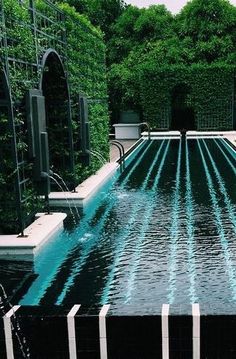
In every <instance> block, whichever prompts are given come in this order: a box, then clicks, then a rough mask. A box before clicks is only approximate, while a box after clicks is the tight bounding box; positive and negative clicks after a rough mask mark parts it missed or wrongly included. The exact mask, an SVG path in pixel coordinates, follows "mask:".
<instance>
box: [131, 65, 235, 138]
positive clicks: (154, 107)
mask: <svg viewBox="0 0 236 359" xmlns="http://www.w3.org/2000/svg"><path fill="white" fill-rule="evenodd" d="M234 71H235V68H234V67H233V66H228V65H192V66H166V67H158V66H150V65H148V66H145V65H144V66H143V68H142V71H141V72H140V77H139V79H138V81H139V84H140V103H141V107H142V110H143V115H144V118H145V120H146V121H148V122H150V124H151V126H152V127H153V128H156V129H160V130H169V129H170V128H171V116H172V94H173V89H174V88H175V87H176V86H178V85H186V86H187V87H188V88H189V89H190V91H189V98H188V101H189V106H190V107H192V108H193V111H194V116H195V123H196V129H197V130H203V131H204V130H232V129H233V117H234Z"/></svg>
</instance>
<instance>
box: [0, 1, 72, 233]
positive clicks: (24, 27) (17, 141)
mask: <svg viewBox="0 0 236 359" xmlns="http://www.w3.org/2000/svg"><path fill="white" fill-rule="evenodd" d="M4 1H5V3H4ZM11 2H12V4H13V5H12V6H16V11H15V9H9V1H8V4H6V3H7V0H0V30H1V31H0V56H1V57H0V65H1V71H2V73H5V74H6V76H5V77H6V84H8V85H7V88H8V90H9V91H8V92H9V96H8V108H9V116H8V120H9V128H10V131H11V137H12V142H11V143H12V145H11V151H12V159H13V164H12V167H13V174H14V175H13V177H14V193H13V194H12V196H13V197H12V198H13V200H12V203H9V207H12V208H13V207H15V210H16V216H15V219H16V221H17V226H16V228H17V229H19V231H20V232H21V233H22V234H23V231H24V228H25V227H26V225H27V224H28V223H29V222H30V221H31V219H32V217H33V216H34V215H35V213H36V212H37V208H35V211H34V210H33V211H31V212H29V210H28V208H27V203H28V201H32V187H33V183H32V178H31V177H32V176H31V163H30V159H29V158H28V154H27V149H26V146H25V143H26V144H27V126H26V122H27V120H26V118H27V115H26V106H25V93H26V91H27V90H30V89H33V88H35V89H40V83H41V79H42V73H43V70H44V63H45V61H44V60H45V56H46V54H47V51H54V52H55V53H56V54H57V56H58V58H59V59H60V61H61V64H62V67H63V69H64V72H65V77H66V81H67V83H69V81H68V71H67V39H66V28H65V14H64V13H63V12H62V11H61V10H60V9H58V8H57V7H56V6H55V5H54V4H53V3H52V2H50V1H48V0H14V1H11ZM20 8H22V9H23V10H24V11H25V15H24V16H23V17H21V16H20V15H19V14H18V13H17V11H18V10H19V9H20ZM22 31H24V32H25V34H26V35H27V36H28V39H29V43H27V44H25V46H26V47H27V48H26V49H25V51H20V44H19V42H20V41H19V36H20V34H21V32H22ZM21 46H22V44H21ZM49 49H50V50H49ZM68 96H70V92H69V88H68ZM68 103H70V101H68ZM0 125H1V124H0ZM68 126H69V133H70V136H69V137H70V138H69V141H70V152H71V170H72V169H73V165H74V163H73V139H72V124H71V109H70V105H68ZM0 147H1V144H0ZM0 191H4V188H1V185H0Z"/></svg>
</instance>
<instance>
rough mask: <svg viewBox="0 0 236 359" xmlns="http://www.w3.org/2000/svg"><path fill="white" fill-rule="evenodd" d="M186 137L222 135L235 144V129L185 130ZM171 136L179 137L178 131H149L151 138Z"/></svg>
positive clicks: (145, 133)
mask: <svg viewBox="0 0 236 359" xmlns="http://www.w3.org/2000/svg"><path fill="white" fill-rule="evenodd" d="M142 136H143V138H147V137H148V132H147V131H145V132H142ZM186 137H187V138H190V139H191V138H196V137H199V138H213V137H222V138H227V139H228V140H229V141H230V142H232V143H234V144H235V141H236V131H187V133H186ZM171 138H180V132H179V131H161V132H151V139H153V140H154V139H171Z"/></svg>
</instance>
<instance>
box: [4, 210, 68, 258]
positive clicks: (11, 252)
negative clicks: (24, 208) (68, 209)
mask: <svg viewBox="0 0 236 359" xmlns="http://www.w3.org/2000/svg"><path fill="white" fill-rule="evenodd" d="M66 216H67V215H66V214H65V213H51V214H45V213H37V215H36V220H35V221H34V222H33V223H32V224H31V225H30V226H28V227H27V228H26V229H25V231H24V237H21V236H20V235H18V234H13V235H1V236H0V259H7V260H14V259H18V260H19V259H21V260H31V259H32V258H33V256H34V255H35V253H36V252H37V251H38V249H39V248H40V247H41V246H42V245H43V244H44V243H45V242H46V241H48V240H49V239H50V238H52V237H53V236H54V235H55V234H56V233H57V232H59V231H60V230H61V229H62V228H63V221H64V219H65V218H66Z"/></svg>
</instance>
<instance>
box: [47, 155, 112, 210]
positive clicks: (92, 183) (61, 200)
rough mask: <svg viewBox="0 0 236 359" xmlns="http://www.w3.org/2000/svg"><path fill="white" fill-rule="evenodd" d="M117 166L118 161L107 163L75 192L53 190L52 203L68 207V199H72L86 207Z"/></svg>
mask: <svg viewBox="0 0 236 359" xmlns="http://www.w3.org/2000/svg"><path fill="white" fill-rule="evenodd" d="M117 168H119V164H118V163H117V162H110V163H106V164H105V165H104V166H103V167H102V168H101V169H100V170H98V171H97V172H96V174H95V175H92V176H90V177H89V178H87V179H86V180H85V181H84V182H83V183H81V184H80V185H79V186H78V187H76V191H75V192H51V193H50V195H49V201H50V205H51V206H54V207H68V201H70V202H71V201H72V202H73V204H74V205H76V206H77V207H84V206H85V204H86V203H87V201H88V200H89V199H90V198H91V197H92V196H93V194H94V193H96V192H97V191H98V190H99V189H100V188H101V187H102V185H103V184H104V183H105V182H106V180H108V179H109V178H110V177H111V176H112V175H113V174H114V173H115V171H116V170H117Z"/></svg>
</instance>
